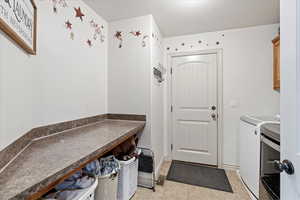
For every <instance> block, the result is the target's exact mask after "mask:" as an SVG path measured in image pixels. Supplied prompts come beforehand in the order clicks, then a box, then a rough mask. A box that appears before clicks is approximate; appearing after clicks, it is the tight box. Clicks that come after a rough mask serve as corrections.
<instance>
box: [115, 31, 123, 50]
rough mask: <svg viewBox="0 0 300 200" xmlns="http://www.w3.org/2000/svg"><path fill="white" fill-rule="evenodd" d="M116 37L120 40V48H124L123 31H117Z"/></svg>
mask: <svg viewBox="0 0 300 200" xmlns="http://www.w3.org/2000/svg"><path fill="white" fill-rule="evenodd" d="M115 38H117V39H118V40H119V48H122V46H123V38H122V31H117V32H116V34H115Z"/></svg>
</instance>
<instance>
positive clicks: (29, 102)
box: [0, 1, 108, 150]
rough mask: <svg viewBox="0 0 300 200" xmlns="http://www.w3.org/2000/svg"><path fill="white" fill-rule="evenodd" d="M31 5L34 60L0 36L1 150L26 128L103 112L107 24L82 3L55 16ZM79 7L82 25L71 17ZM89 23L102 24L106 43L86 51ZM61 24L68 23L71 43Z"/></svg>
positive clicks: (42, 5) (46, 4)
mask: <svg viewBox="0 0 300 200" xmlns="http://www.w3.org/2000/svg"><path fill="white" fill-rule="evenodd" d="M36 3H37V8H38V9H37V10H38V23H37V27H38V34H37V35H38V41H37V55H36V56H30V55H28V54H26V53H25V52H24V51H23V50H22V49H20V48H19V47H18V46H17V45H16V44H14V43H13V42H12V41H10V39H8V37H7V36H6V35H5V34H4V33H1V35H0V42H1V47H0V99H1V101H0V120H1V121H0V127H1V128H0V131H1V132H0V139H1V140H0V150H1V149H3V148H4V147H6V146H7V145H8V144H10V143H11V142H13V141H14V140H16V139H17V138H18V137H20V136H22V135H23V134H25V133H26V132H27V131H29V130H30V129H31V128H34V127H37V126H40V125H46V124H50V123H55V122H61V121H68V120H73V119H78V118H81V117H88V116H93V115H98V114H102V113H106V112H107V109H106V108H107V106H106V104H107V103H106V101H107V98H106V96H107V95H106V93H107V85H106V82H107V81H106V77H107V76H106V73H107V72H106V71H107V69H106V67H107V31H106V30H107V28H108V24H107V22H106V21H105V20H103V19H102V18H101V17H100V16H98V15H97V14H96V13H95V12H94V11H93V10H92V9H90V8H89V7H87V6H86V5H85V4H84V3H83V2H82V1H67V3H68V7H67V8H61V7H58V13H57V14H54V13H53V10H52V9H53V8H52V3H51V2H50V1H36ZM79 6H80V7H81V10H82V11H83V12H84V14H85V17H84V21H83V22H81V21H80V20H79V19H76V18H75V12H74V7H79ZM92 19H94V20H95V21H96V22H97V23H99V24H100V25H104V30H105V37H106V38H105V42H104V43H101V42H100V40H97V41H95V43H94V46H93V47H91V48H90V47H88V45H87V43H86V41H87V39H88V38H91V37H92V36H93V30H92V29H91V27H90V24H89V21H90V20H92ZM66 20H70V21H71V22H72V23H73V32H74V34H75V38H74V40H71V39H70V35H69V34H70V32H69V31H68V30H67V29H66V28H65V26H64V23H65V21H66Z"/></svg>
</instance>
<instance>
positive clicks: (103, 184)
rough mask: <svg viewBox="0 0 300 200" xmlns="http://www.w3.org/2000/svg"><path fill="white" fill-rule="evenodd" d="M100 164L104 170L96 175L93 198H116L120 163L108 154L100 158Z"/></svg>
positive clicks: (104, 199)
mask: <svg viewBox="0 0 300 200" xmlns="http://www.w3.org/2000/svg"><path fill="white" fill-rule="evenodd" d="M100 166H102V170H104V171H105V172H104V173H102V175H96V177H97V178H98V187H97V188H96V191H95V200H116V199H117V192H118V176H119V171H120V163H119V161H118V160H117V159H116V158H115V157H114V156H109V157H106V158H102V159H100Z"/></svg>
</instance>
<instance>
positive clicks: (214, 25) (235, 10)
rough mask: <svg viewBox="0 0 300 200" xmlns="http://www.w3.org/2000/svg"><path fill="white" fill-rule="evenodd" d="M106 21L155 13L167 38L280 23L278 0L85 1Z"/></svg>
mask: <svg viewBox="0 0 300 200" xmlns="http://www.w3.org/2000/svg"><path fill="white" fill-rule="evenodd" d="M84 1H85V2H86V3H87V4H88V5H89V6H91V7H92V8H93V9H94V10H95V11H96V12H97V13H98V14H99V15H100V16H102V17H104V18H105V19H106V20H107V21H109V22H110V21H115V20H120V19H126V18H131V17H137V16H142V15H147V14H152V15H153V16H154V18H155V20H156V22H157V24H158V26H159V27H160V29H161V31H162V33H163V35H164V36H167V37H168V36H177V35H185V34H194V33H201V32H209V31H218V30H225V29H231V28H242V27H248V26H255V25H264V24H272V23H278V22H279V0H84Z"/></svg>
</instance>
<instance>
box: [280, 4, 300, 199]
mask: <svg viewBox="0 0 300 200" xmlns="http://www.w3.org/2000/svg"><path fill="white" fill-rule="evenodd" d="M280 15H281V17H280V23H281V24H280V29H281V35H280V45H281V89H280V96H281V97H280V98H281V100H280V104H281V106H280V107H281V108H280V110H281V112H280V113H281V127H280V128H281V130H280V131H281V133H280V136H281V137H280V138H281V140H280V147H281V160H286V159H287V160H290V161H291V162H292V164H293V165H294V168H295V173H294V174H293V175H288V174H287V173H286V172H283V173H281V190H280V191H281V198H280V199H281V200H300V48H299V47H300V1H299V0H281V3H280Z"/></svg>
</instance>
